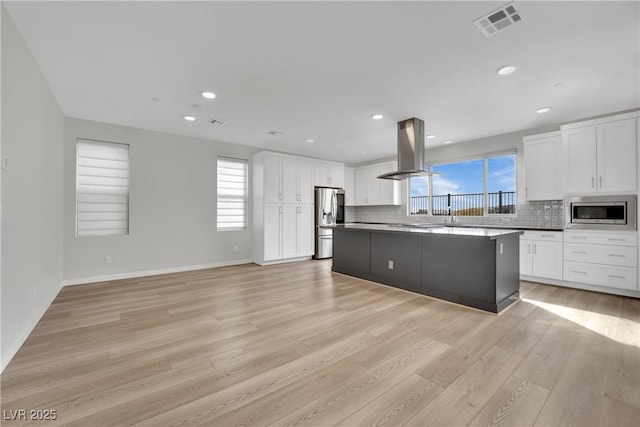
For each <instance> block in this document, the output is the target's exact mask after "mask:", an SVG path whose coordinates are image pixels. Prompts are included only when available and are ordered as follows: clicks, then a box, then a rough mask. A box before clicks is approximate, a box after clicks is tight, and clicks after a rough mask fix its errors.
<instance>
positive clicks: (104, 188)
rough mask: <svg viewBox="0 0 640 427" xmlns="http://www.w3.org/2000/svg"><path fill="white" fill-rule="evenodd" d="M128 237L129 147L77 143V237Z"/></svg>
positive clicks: (87, 142) (103, 143) (88, 142)
mask: <svg viewBox="0 0 640 427" xmlns="http://www.w3.org/2000/svg"><path fill="white" fill-rule="evenodd" d="M123 234H129V145H127V144H117V143H113V142H102V141H91V140H86V139H78V140H77V142H76V236H77V237H86V236H113V235H123Z"/></svg>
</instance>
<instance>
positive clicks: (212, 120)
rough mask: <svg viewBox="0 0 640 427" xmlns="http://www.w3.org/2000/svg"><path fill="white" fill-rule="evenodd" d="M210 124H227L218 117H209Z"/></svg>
mask: <svg viewBox="0 0 640 427" xmlns="http://www.w3.org/2000/svg"><path fill="white" fill-rule="evenodd" d="M211 124H212V125H217V126H224V125H226V124H227V121H226V120H219V119H211Z"/></svg>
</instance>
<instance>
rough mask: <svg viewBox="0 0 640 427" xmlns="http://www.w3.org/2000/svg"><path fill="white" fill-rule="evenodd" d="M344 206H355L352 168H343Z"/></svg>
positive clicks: (354, 179) (354, 178)
mask: <svg viewBox="0 0 640 427" xmlns="http://www.w3.org/2000/svg"><path fill="white" fill-rule="evenodd" d="M344 204H345V206H354V205H355V204H356V175H355V170H354V169H353V168H347V167H345V168H344Z"/></svg>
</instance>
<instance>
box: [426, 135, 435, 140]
mask: <svg viewBox="0 0 640 427" xmlns="http://www.w3.org/2000/svg"><path fill="white" fill-rule="evenodd" d="M435 137H436V136H435V135H427V139H433V138H435Z"/></svg>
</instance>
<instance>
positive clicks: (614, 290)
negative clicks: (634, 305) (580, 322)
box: [520, 274, 640, 298]
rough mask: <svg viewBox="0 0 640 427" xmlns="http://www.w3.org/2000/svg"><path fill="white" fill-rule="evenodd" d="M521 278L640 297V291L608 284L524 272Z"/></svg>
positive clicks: (566, 286)
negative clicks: (525, 273) (581, 281)
mask: <svg viewBox="0 0 640 427" xmlns="http://www.w3.org/2000/svg"><path fill="white" fill-rule="evenodd" d="M520 280H526V281H527V282H537V283H544V284H547V285H555V286H562V287H565V288H574V289H582V290H584V291H594V292H603V293H606V294H613V295H621V296H625V297H634V298H640V291H632V290H628V289H618V288H610V287H607V286H597V285H590V284H587V283H576V282H567V281H565V280H558V279H549V278H546V277H537V276H527V275H524V274H521V275H520Z"/></svg>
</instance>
